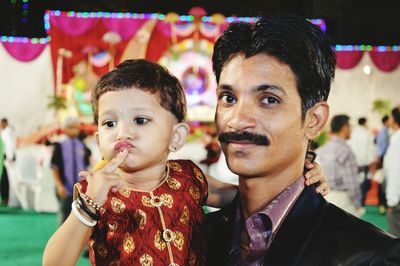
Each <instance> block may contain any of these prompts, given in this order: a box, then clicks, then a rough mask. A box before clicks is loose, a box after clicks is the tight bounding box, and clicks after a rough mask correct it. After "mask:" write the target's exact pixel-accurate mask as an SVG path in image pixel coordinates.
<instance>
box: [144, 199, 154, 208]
mask: <svg viewBox="0 0 400 266" xmlns="http://www.w3.org/2000/svg"><path fill="white" fill-rule="evenodd" d="M142 204H143V205H144V206H146V207H153V206H152V205H151V203H150V198H149V197H147V196H142Z"/></svg>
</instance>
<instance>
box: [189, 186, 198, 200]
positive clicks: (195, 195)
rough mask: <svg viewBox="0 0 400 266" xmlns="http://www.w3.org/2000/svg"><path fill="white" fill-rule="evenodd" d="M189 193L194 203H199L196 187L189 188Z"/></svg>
mask: <svg viewBox="0 0 400 266" xmlns="http://www.w3.org/2000/svg"><path fill="white" fill-rule="evenodd" d="M189 193H190V195H191V196H192V198H193V199H194V200H195V201H196V202H199V200H200V189H199V188H198V187H197V186H191V187H190V188H189Z"/></svg>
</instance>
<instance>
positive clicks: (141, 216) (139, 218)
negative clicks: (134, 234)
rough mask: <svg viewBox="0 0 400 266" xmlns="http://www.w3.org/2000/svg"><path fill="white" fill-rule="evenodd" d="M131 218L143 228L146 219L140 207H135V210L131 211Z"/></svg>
mask: <svg viewBox="0 0 400 266" xmlns="http://www.w3.org/2000/svg"><path fill="white" fill-rule="evenodd" d="M133 218H134V219H135V221H136V223H137V225H138V226H139V228H140V229H143V228H144V226H145V225H146V221H147V215H146V213H145V212H144V211H142V210H141V209H136V210H135V212H134V213H133Z"/></svg>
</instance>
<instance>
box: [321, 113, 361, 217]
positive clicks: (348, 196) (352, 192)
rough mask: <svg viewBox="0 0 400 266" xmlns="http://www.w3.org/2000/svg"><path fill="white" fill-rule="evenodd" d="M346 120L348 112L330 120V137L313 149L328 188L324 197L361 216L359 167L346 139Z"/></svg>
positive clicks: (347, 120)
mask: <svg viewBox="0 0 400 266" xmlns="http://www.w3.org/2000/svg"><path fill="white" fill-rule="evenodd" d="M349 120H350V118H349V117H348V116H347V115H337V116H334V117H333V118H332V120H331V138H330V139H329V141H328V142H327V143H325V144H324V145H323V146H322V147H321V148H319V149H317V150H316V153H317V154H318V156H319V161H320V162H321V166H322V168H323V169H324V170H325V174H326V177H327V179H328V184H329V187H330V188H331V192H330V193H329V195H327V196H326V197H325V198H326V199H327V200H328V201H329V202H332V203H334V204H335V205H336V206H338V207H340V208H342V209H343V210H345V211H347V212H349V213H351V214H353V215H355V216H357V217H360V216H361V215H362V214H363V212H364V211H363V208H362V207H361V191H360V182H359V181H358V167H357V162H356V157H355V155H354V153H353V151H352V149H351V148H350V146H349V145H348V144H347V143H346V140H348V139H349V138H350V134H351V130H350V123H349Z"/></svg>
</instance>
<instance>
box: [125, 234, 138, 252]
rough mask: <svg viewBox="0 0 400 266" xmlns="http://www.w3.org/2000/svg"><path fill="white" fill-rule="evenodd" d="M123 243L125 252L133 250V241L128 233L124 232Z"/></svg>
mask: <svg viewBox="0 0 400 266" xmlns="http://www.w3.org/2000/svg"><path fill="white" fill-rule="evenodd" d="M123 244H124V251H125V252H126V253H128V254H130V253H132V251H133V250H135V242H134V241H133V238H132V236H130V235H129V234H128V233H126V234H125V237H124V241H123Z"/></svg>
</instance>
